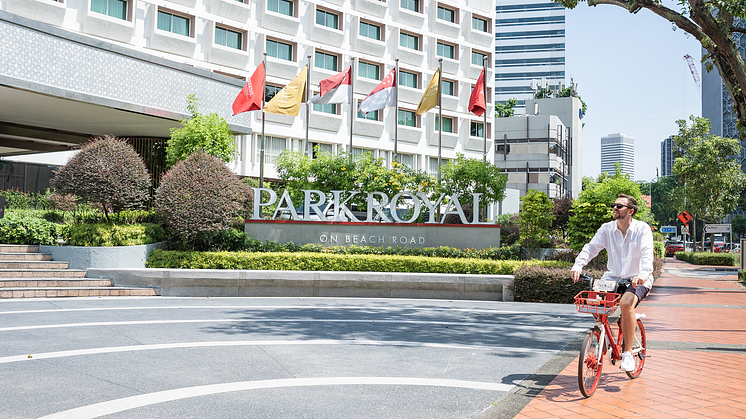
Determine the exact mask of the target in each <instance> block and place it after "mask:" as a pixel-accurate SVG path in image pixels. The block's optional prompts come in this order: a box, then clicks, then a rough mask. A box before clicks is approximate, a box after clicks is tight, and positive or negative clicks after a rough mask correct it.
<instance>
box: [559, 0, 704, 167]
mask: <svg viewBox="0 0 746 419" xmlns="http://www.w3.org/2000/svg"><path fill="white" fill-rule="evenodd" d="M670 3H671V2H670V1H665V0H664V4H666V5H670ZM669 7H671V6H669ZM565 30H566V38H565V44H566V67H565V69H566V70H565V73H566V76H567V80H568V82H569V81H570V78H572V79H574V80H575V82H576V83H577V84H578V93H579V95H580V96H581V97H582V99H583V101H584V102H585V103H586V105H587V107H588V110H587V113H586V116H585V117H584V118H583V123H584V124H585V125H584V127H583V139H582V141H583V144H582V150H583V155H582V175H583V176H591V177H597V176H598V175H599V173H600V171H601V137H604V136H607V135H609V134H614V133H622V134H627V135H629V136H631V137H632V138H634V139H635V174H634V179H635V180H645V181H651V180H653V179H654V178H655V176H656V172H655V170H656V168H660V143H661V141H663V140H664V139H666V138H667V137H668V136H669V135H675V134H677V133H678V126H677V125H676V120H678V119H686V120H688V119H689V116H690V115H695V116H701V108H702V106H701V99H700V92H699V88H698V87H697V84H696V83H695V82H694V79H693V77H692V74H691V73H690V71H689V67H688V66H687V64H686V62H685V60H684V58H683V57H684V55H686V54H689V55H691V56H692V58H694V60H695V64H696V67H697V71H698V72H699V75H700V78H701V76H702V74H701V72H702V66H701V64H700V59H701V57H702V52H701V46H700V44H699V42H698V41H697V40H696V39H695V38H694V37H693V36H691V35H688V34H687V33H686V32H684V31H682V30H681V29H678V28H677V29H676V30H675V31H674V30H672V25H671V23H670V22H668V21H667V20H664V19H663V18H661V17H659V16H657V15H655V14H653V13H652V12H650V11H648V10H645V9H642V10H640V11H639V13H637V14H631V13H629V12H627V11H626V9H623V8H621V7H619V6H613V5H599V6H595V7H589V6H588V5H587V4H586V3H581V4H579V5H578V6H577V7H576V8H575V9H573V10H567V11H566V15H565Z"/></svg>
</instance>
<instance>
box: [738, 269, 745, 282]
mask: <svg viewBox="0 0 746 419" xmlns="http://www.w3.org/2000/svg"><path fill="white" fill-rule="evenodd" d="M738 280H739V281H741V282H742V283H744V284H746V270H741V271H738Z"/></svg>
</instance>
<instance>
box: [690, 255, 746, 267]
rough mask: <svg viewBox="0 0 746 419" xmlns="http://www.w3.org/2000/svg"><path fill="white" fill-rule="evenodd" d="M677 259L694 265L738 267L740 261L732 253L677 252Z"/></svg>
mask: <svg viewBox="0 0 746 419" xmlns="http://www.w3.org/2000/svg"><path fill="white" fill-rule="evenodd" d="M676 259H678V260H683V261H684V262H689V263H691V264H694V265H710V266H736V264H737V263H738V260H737V259H736V256H735V255H732V254H730V253H712V252H676Z"/></svg>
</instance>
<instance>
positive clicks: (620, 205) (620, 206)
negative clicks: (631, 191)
mask: <svg viewBox="0 0 746 419" xmlns="http://www.w3.org/2000/svg"><path fill="white" fill-rule="evenodd" d="M624 207H627V208H629V205H624V204H611V208H616V209H622V208H624Z"/></svg>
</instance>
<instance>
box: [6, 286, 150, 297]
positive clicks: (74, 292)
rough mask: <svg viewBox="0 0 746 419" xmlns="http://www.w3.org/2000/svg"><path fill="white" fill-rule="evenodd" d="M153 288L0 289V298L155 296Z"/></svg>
mask: <svg viewBox="0 0 746 419" xmlns="http://www.w3.org/2000/svg"><path fill="white" fill-rule="evenodd" d="M156 295H158V290H157V289H154V288H126V287H70V288H58V287H28V288H0V298H40V297H46V298H49V297H111V296H156Z"/></svg>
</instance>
